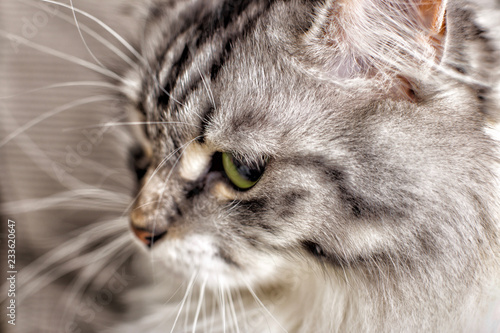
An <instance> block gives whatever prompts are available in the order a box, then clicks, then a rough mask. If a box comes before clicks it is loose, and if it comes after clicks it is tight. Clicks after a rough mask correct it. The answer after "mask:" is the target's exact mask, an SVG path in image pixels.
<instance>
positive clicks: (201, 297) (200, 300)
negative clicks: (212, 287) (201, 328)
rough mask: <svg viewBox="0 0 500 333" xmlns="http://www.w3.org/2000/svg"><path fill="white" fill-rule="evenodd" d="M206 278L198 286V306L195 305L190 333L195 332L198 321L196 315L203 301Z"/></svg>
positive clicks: (198, 313)
mask: <svg viewBox="0 0 500 333" xmlns="http://www.w3.org/2000/svg"><path fill="white" fill-rule="evenodd" d="M207 280H208V278H205V280H203V283H202V284H201V287H200V296H199V298H200V299H199V300H198V306H197V307H196V313H195V315H194V321H193V331H192V333H196V324H197V323H198V316H199V315H200V310H201V305H202V303H203V297H204V296H205V286H206V285H207Z"/></svg>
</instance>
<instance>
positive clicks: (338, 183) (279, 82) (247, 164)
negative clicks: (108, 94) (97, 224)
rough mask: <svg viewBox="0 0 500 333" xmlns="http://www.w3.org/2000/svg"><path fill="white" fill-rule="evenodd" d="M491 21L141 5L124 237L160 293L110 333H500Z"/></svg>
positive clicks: (274, 5)
mask: <svg viewBox="0 0 500 333" xmlns="http://www.w3.org/2000/svg"><path fill="white" fill-rule="evenodd" d="M479 4H483V3H473V2H467V1H462V0H450V1H445V0H432V1H417V0H406V1H374V0H355V1H343V0H342V1H334V0H325V1H309V0H292V1H279V0H275V1H271V0H254V1H249V0H237V1H224V0H213V1H202V0H193V1H180V0H179V1H167V0H151V1H149V2H147V3H143V4H140V5H138V6H139V7H140V9H141V11H140V13H139V14H138V16H141V17H142V18H138V20H139V21H140V22H143V27H142V29H141V30H140V31H141V32H140V34H139V35H140V37H138V42H137V46H138V49H139V51H136V50H135V49H134V48H132V47H131V46H130V48H129V51H130V53H131V56H133V57H135V58H136V59H137V61H136V62H135V63H133V64H130V66H126V68H124V69H122V70H121V73H122V74H121V75H120V76H119V77H118V78H116V79H115V80H113V81H112V83H113V84H114V85H115V86H116V90H117V91H118V92H117V93H116V94H117V96H118V97H117V98H118V99H119V100H120V101H121V102H120V103H121V104H120V106H121V107H123V108H124V109H126V112H127V114H128V117H129V121H130V122H131V123H133V124H139V126H137V128H135V129H134V135H135V137H136V142H137V145H136V146H134V149H133V154H132V155H133V156H134V157H135V162H134V163H135V171H136V175H137V184H138V190H137V193H136V194H137V195H136V197H135V199H134V200H133V203H132V205H133V206H132V207H131V208H130V210H129V211H128V213H129V217H128V218H127V220H129V221H127V223H130V230H128V228H129V227H128V225H127V224H124V219H120V220H119V221H118V222H119V224H120V226H119V227H116V228H115V229H110V230H112V231H113V232H116V230H119V232H120V234H121V235H124V236H123V238H120V240H121V241H125V242H127V241H128V240H129V239H131V237H132V236H133V237H134V238H133V242H134V244H128V245H133V246H132V247H127V249H128V251H133V252H134V253H135V254H134V256H136V258H139V259H136V260H135V261H133V263H129V264H130V265H132V266H133V267H134V268H133V270H134V274H135V275H144V276H141V277H140V279H150V280H154V282H151V281H149V282H143V281H142V280H141V282H137V280H136V282H137V283H136V285H134V288H131V290H128V292H127V293H126V294H125V295H123V299H124V304H126V310H121V311H119V312H118V314H116V313H115V314H114V315H111V314H109V318H108V324H107V325H106V327H107V328H106V329H103V328H100V329H98V330H99V331H106V332H137V331H144V332H188V331H189V332H206V331H210V332H290V333H292V332H487V331H493V330H494V329H498V328H499V326H497V327H494V326H493V325H494V323H495V320H498V319H497V317H496V315H495V313H496V312H495V311H497V312H498V310H497V308H496V306H498V305H495V304H497V303H496V302H498V299H499V287H500V265H499V262H498V260H499V259H500V258H499V257H500V164H499V158H500V150H499V148H500V147H499V143H500V142H499V135H498V130H499V129H498V125H497V124H498V121H499V115H500V108H499V104H498V99H499V97H500V95H499V90H498V84H499V81H498V79H499V76H498V75H499V74H500V70H499V69H500V67H499V63H498V62H499V61H500V58H499V57H498V51H497V47H498V45H499V44H498V41H497V40H496V39H495V38H499V39H500V35H498V34H497V33H495V30H494V29H495V28H496V27H495V26H494V25H491V24H493V23H495V22H490V21H488V20H483V21H486V22H483V21H481V20H482V19H483V17H482V16H481V15H480V13H483V14H485V15H486V14H487V10H485V9H484V8H486V7H484V8H481V7H480V6H479ZM492 6H493V5H492ZM496 6H497V7H498V5H496ZM496 24H497V25H498V23H496ZM127 45H128V44H127ZM96 230H97V229H96ZM96 230H94V231H89V232H93V233H94V234H93V235H98V234H99V232H102V233H103V234H105V233H106V232H105V231H103V230H104V226H102V227H101V229H98V230H99V231H96ZM110 233H111V232H110ZM106 235H107V234H106ZM107 236H109V235H107ZM125 237H127V238H125ZM99 242H102V238H99V237H97V239H94V240H93V241H92V242H91V244H90V245H88V244H87V245H86V246H88V247H89V248H92V247H93V246H102V244H99ZM104 244H106V243H104ZM131 249H132V250H131ZM92 253H93V252H92ZM84 254H85V252H84V251H82V253H81V254H79V255H80V256H82V257H83V256H84ZM70 255H71V254H70ZM76 258H78V256H77V257H76ZM144 258H150V260H151V262H152V266H153V268H154V270H153V271H151V270H149V269H147V267H148V266H149V265H150V261H149V260H145V259H144ZM55 263H56V264H57V262H55ZM114 269H116V267H114ZM116 271H117V272H121V271H120V270H119V269H117V270H116ZM81 276H84V274H83V275H81ZM127 276H128V275H127V274H125V273H123V275H122V277H121V278H120V279H119V281H128V280H127ZM113 277H114V278H116V277H115V276H114V275H113ZM108 280H109V275H108ZM116 281H118V280H116ZM116 281H115V282H116ZM112 285H115V283H113V284H112ZM110 286H111V285H108V288H107V289H104V290H105V291H109V290H111V287H110ZM179 286H180V287H179ZM101 291H102V289H101ZM77 296H78V295H77ZM75 297H76V296H75ZM69 308H70V309H71V308H72V306H69ZM72 311H74V312H78V309H74V308H73V309H72ZM492 313H493V314H492ZM80 319H81V318H80ZM109 322H111V323H109ZM73 324H74V325H73ZM65 329H66V331H68V330H69V331H72V332H73V331H75V332H76V331H82V330H83V331H84V332H90V331H93V330H97V329H96V328H92V327H90V326H82V325H81V323H80V324H78V323H76V324H75V322H72V323H71V325H69V326H65Z"/></svg>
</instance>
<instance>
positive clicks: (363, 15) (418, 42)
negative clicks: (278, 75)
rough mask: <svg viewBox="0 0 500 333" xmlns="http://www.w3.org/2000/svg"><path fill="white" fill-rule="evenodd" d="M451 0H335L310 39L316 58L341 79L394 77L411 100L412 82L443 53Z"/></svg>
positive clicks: (320, 16)
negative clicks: (447, 6) (449, 1)
mask: <svg viewBox="0 0 500 333" xmlns="http://www.w3.org/2000/svg"><path fill="white" fill-rule="evenodd" d="M446 2H447V1H446V0H399V1H386V0H332V1H329V2H327V3H326V4H325V6H324V7H322V8H321V9H320V10H319V11H318V14H317V21H316V24H315V26H314V27H313V28H312V29H311V31H310V33H309V35H308V36H307V37H306V43H307V46H308V47H309V48H310V51H311V52H310V55H312V56H311V57H310V58H314V59H313V61H314V62H316V63H318V62H319V63H320V64H321V65H322V66H323V68H326V70H327V73H328V74H329V75H333V76H335V77H336V78H340V79H350V78H356V77H367V76H370V77H373V76H382V77H392V78H393V80H392V81H393V83H394V85H395V88H396V90H400V91H401V92H402V93H403V94H406V95H407V97H410V98H411V95H412V91H411V85H412V83H411V82H412V81H414V80H418V79H419V78H420V75H421V74H422V73H425V72H426V69H427V68H431V67H432V66H433V65H436V64H439V63H440V61H441V59H442V57H443V50H444V46H445V40H446ZM394 78H397V79H394ZM398 85H399V86H398ZM391 91H394V89H391Z"/></svg>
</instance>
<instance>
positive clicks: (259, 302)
mask: <svg viewBox="0 0 500 333" xmlns="http://www.w3.org/2000/svg"><path fill="white" fill-rule="evenodd" d="M244 282H245V284H246V286H247V288H248V291H249V292H250V294H251V295H252V297H253V298H254V299H255V301H256V302H257V304H259V305H260V306H261V307H262V309H264V311H265V312H266V313H267V314H268V315H269V316H270V317H271V318H272V319H273V320H274V321H275V322H276V324H278V326H279V327H280V328H281V329H282V330H283V331H284V332H288V331H287V330H286V329H285V328H284V327H283V326H282V325H281V323H280V322H279V321H278V320H277V319H276V318H275V317H274V316H273V314H272V313H271V312H270V311H269V310H268V309H267V307H266V306H265V305H264V303H262V301H261V300H260V299H259V297H257V294H255V292H254V291H253V289H252V287H251V286H250V283H248V281H244Z"/></svg>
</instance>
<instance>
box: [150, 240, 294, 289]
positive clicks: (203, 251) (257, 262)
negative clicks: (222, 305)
mask: <svg viewBox="0 0 500 333" xmlns="http://www.w3.org/2000/svg"><path fill="white" fill-rule="evenodd" d="M151 256H152V257H153V261H154V263H155V264H160V265H162V266H163V267H164V268H165V269H166V270H167V271H168V272H169V273H174V274H176V275H178V276H180V277H182V278H183V279H184V280H186V281H191V280H192V281H193V283H196V284H204V285H205V286H206V287H207V288H210V289H219V288H234V289H239V288H248V287H253V286H261V285H272V284H274V283H276V282H278V281H279V280H281V279H282V277H283V274H282V273H283V271H284V269H283V267H284V266H285V264H286V262H285V261H283V260H282V259H281V260H280V259H279V258H274V257H270V256H269V255H263V254H256V255H255V257H253V258H252V257H251V256H249V255H247V256H245V257H244V258H238V259H239V260H237V259H233V258H231V257H229V256H226V255H221V253H220V250H218V247H217V246H215V243H214V240H213V239H212V238H211V237H210V236H204V235H191V236H187V237H184V238H182V239H166V240H162V241H161V242H158V244H155V245H154V246H153V248H152V250H151Z"/></svg>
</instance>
